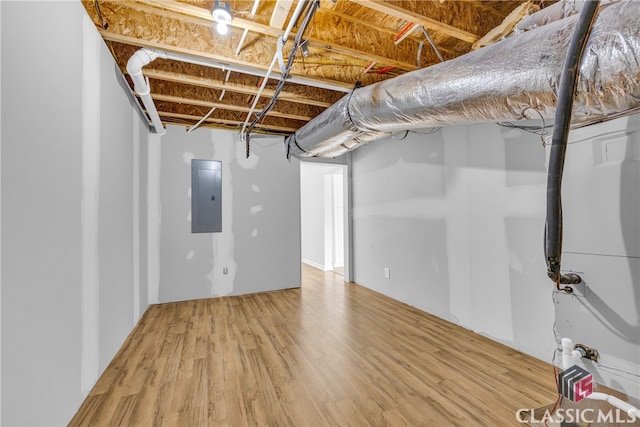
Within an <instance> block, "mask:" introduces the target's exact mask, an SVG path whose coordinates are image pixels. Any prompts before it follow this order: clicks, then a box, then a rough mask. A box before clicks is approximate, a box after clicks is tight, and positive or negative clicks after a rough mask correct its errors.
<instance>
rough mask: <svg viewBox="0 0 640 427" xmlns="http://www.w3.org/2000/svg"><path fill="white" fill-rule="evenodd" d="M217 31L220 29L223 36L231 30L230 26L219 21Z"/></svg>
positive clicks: (219, 32)
mask: <svg viewBox="0 0 640 427" xmlns="http://www.w3.org/2000/svg"><path fill="white" fill-rule="evenodd" d="M216 31H218V34H220V35H221V36H224V35H225V34H227V32H228V31H229V28H228V27H227V24H225V23H224V22H218V25H216Z"/></svg>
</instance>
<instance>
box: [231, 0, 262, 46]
mask: <svg viewBox="0 0 640 427" xmlns="http://www.w3.org/2000/svg"><path fill="white" fill-rule="evenodd" d="M259 4H260V0H254V2H253V8H251V16H256V12H257V11H258V5H259ZM247 33H249V30H247V29H246V28H245V29H244V31H242V37H240V41H239V42H238V47H237V48H236V55H239V54H240V51H241V50H242V45H244V40H245V39H246V38H247Z"/></svg>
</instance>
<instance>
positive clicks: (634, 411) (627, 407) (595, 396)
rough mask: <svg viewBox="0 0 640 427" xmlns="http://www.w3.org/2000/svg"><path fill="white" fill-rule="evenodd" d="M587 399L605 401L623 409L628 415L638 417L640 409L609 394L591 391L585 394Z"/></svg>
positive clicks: (639, 416)
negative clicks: (587, 394)
mask: <svg viewBox="0 0 640 427" xmlns="http://www.w3.org/2000/svg"><path fill="white" fill-rule="evenodd" d="M587 399H591V400H602V401H605V402H607V403H608V404H610V405H611V406H614V407H616V408H618V409H621V410H623V411H624V412H625V413H626V414H627V415H629V416H630V417H631V416H635V418H640V409H638V408H636V407H635V406H633V405H631V404H629V403H627V402H625V401H624V400H621V399H618V398H617V397H615V396H612V395H610V394H605V393H598V392H596V393H591V394H590V395H589V396H587Z"/></svg>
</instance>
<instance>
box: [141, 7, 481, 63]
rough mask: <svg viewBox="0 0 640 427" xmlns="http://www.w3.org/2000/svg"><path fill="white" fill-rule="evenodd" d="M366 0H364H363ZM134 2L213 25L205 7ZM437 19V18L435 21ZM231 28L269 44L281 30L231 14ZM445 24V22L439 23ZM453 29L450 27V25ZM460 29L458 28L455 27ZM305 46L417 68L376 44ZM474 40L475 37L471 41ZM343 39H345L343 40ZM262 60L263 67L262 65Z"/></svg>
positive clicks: (318, 42) (320, 43) (321, 42)
mask: <svg viewBox="0 0 640 427" xmlns="http://www.w3.org/2000/svg"><path fill="white" fill-rule="evenodd" d="M367 1H368V0H367ZM135 3H136V4H138V5H140V6H145V7H144V9H143V11H144V12H145V13H149V14H156V15H161V16H163V17H165V18H171V19H176V20H185V18H189V21H190V22H192V23H194V24H197V25H207V26H211V25H213V22H214V21H213V17H212V16H211V13H209V11H208V10H207V9H204V8H201V7H197V6H191V5H187V4H183V3H179V2H173V1H167V0H158V1H156V0H135ZM435 22H438V21H435ZM229 25H230V26H231V27H236V28H240V29H247V30H249V31H252V32H255V33H258V34H262V35H266V36H271V37H273V38H274V41H273V43H274V44H275V39H276V38H277V37H278V36H280V35H281V34H282V30H280V29H277V28H273V27H270V26H268V25H263V24H260V23H257V22H253V21H250V20H247V19H242V18H237V17H233V19H232V20H231V23H230V24H229ZM443 25H445V24H443ZM452 28H453V27H452ZM458 31H462V30H458ZM295 36H296V33H295V32H291V36H290V38H291V39H293V38H294V37H295ZM306 40H307V42H308V43H309V46H312V47H316V48H319V49H324V50H327V51H331V52H337V53H340V54H343V55H347V56H350V57H353V58H358V59H364V60H368V61H376V62H377V63H379V64H385V65H388V66H394V67H397V68H400V69H402V70H405V71H412V70H416V69H417V68H418V67H417V66H416V64H414V63H410V62H406V61H398V60H396V59H393V58H389V57H385V56H383V55H380V54H378V53H376V46H371V45H365V46H355V45H353V46H347V45H345V44H338V43H335V42H332V41H330V40H321V39H318V38H314V37H306ZM475 40H477V37H476V38H475V39H474V41H475ZM343 41H347V40H343ZM266 63H268V61H265V64H264V67H265V68H266Z"/></svg>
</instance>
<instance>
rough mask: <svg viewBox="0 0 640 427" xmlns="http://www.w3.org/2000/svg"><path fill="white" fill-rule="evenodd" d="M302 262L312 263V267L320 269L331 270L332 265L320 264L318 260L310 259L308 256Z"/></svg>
mask: <svg viewBox="0 0 640 427" xmlns="http://www.w3.org/2000/svg"><path fill="white" fill-rule="evenodd" d="M302 262H304V263H305V264H307V265H310V266H311V267H314V268H317V269H318V270H322V271H329V270H331V269H332V268H331V266H327V265H322V264H319V263H317V262H314V261H311V260H309V259H306V258H302Z"/></svg>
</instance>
